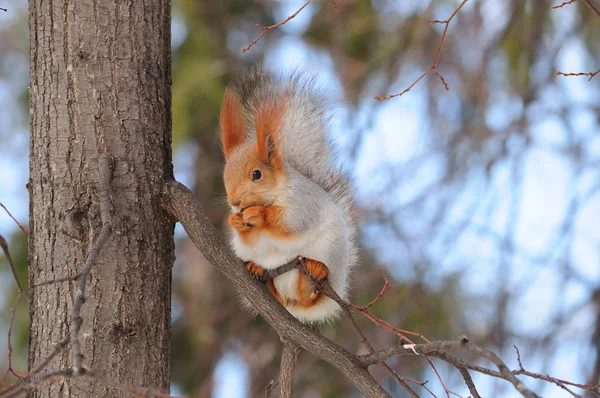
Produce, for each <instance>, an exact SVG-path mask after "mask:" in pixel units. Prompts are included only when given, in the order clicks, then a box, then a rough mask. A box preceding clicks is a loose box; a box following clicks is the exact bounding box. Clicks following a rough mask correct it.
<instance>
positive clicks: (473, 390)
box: [458, 367, 481, 398]
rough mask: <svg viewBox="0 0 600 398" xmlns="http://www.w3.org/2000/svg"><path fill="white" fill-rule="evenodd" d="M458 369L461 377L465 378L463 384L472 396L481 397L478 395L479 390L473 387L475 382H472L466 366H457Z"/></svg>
mask: <svg viewBox="0 0 600 398" xmlns="http://www.w3.org/2000/svg"><path fill="white" fill-rule="evenodd" d="M458 371H459V372H460V374H461V375H462V377H463V379H464V380H465V384H466V385H467V387H468V388H469V392H470V393H471V395H472V396H473V398H481V396H480V395H479V392H478V391H477V388H475V383H473V379H472V378H471V375H470V374H469V370H468V369H466V368H463V367H460V368H458Z"/></svg>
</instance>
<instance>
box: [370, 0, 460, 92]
mask: <svg viewBox="0 0 600 398" xmlns="http://www.w3.org/2000/svg"><path fill="white" fill-rule="evenodd" d="M467 1H469V0H463V1H462V2H461V3H460V5H459V6H458V7H457V8H456V9H455V10H454V12H453V13H452V15H450V16H449V17H448V19H445V20H443V21H441V20H439V19H436V20H433V21H429V23H432V24H434V23H439V24H443V25H446V26H445V27H444V31H443V32H442V37H441V38H440V44H439V45H438V49H437V52H436V54H435V58H434V59H433V62H432V63H431V66H430V67H429V68H428V69H427V70H426V71H425V72H423V74H422V75H421V76H419V77H418V78H417V80H415V81H414V82H413V83H412V84H411V85H410V86H408V87H407V88H405V89H404V91H402V92H400V93H398V94H393V95H388V96H387V97H380V96H375V99H376V100H378V101H387V100H390V99H392V98H395V97H400V96H401V95H403V94H406V93H407V92H409V91H410V89H411V88H413V87H414V86H415V85H416V84H417V83H418V82H420V81H421V79H423V78H424V77H425V76H427V75H428V74H429V72H431V71H434V72H435V74H436V75H437V77H439V78H440V80H441V82H442V84H443V85H444V89H445V90H446V91H449V90H450V88H449V87H448V84H446V81H445V80H444V78H443V77H442V75H441V74H440V73H439V72H438V70H437V63H438V60H439V59H440V53H441V52H442V47H443V46H444V40H446V33H448V27H449V26H450V22H451V21H452V19H454V17H455V16H456V14H458V12H459V11H460V9H461V8H462V7H463V6H464V5H465V3H466V2H467Z"/></svg>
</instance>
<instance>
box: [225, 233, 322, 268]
mask: <svg viewBox="0 0 600 398" xmlns="http://www.w3.org/2000/svg"><path fill="white" fill-rule="evenodd" d="M232 243H233V249H234V251H235V253H236V254H237V256H238V257H240V258H241V259H242V260H244V261H253V262H255V263H256V264H258V265H260V266H261V267H263V268H266V269H274V268H277V267H280V266H282V265H284V264H286V263H288V262H290V261H291V260H293V259H294V257H296V256H299V255H301V254H303V253H304V252H305V248H306V247H307V246H308V245H310V233H305V234H302V235H298V236H295V237H294V238H293V239H275V238H273V237H272V236H270V235H269V234H268V233H267V232H261V233H260V237H259V238H258V240H257V241H256V243H255V244H254V245H253V246H248V245H246V244H245V243H244V242H243V241H242V240H241V239H240V237H239V235H238V234H237V233H234V234H233V239H232Z"/></svg>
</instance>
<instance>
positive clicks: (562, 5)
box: [552, 0, 577, 9]
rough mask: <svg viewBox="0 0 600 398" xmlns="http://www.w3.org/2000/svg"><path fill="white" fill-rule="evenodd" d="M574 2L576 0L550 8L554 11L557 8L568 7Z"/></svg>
mask: <svg viewBox="0 0 600 398" xmlns="http://www.w3.org/2000/svg"><path fill="white" fill-rule="evenodd" d="M576 1H577V0H569V1H565V2H564V3H562V4H559V5H557V6H552V8H554V9H557V8H563V7H564V6H566V5H569V4H572V3H575V2H576Z"/></svg>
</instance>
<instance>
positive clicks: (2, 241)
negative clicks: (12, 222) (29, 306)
mask: <svg viewBox="0 0 600 398" xmlns="http://www.w3.org/2000/svg"><path fill="white" fill-rule="evenodd" d="M0 247H1V248H2V251H3V252H4V256H5V257H6V261H8V266H9V267H10V271H11V272H12V275H13V278H14V280H15V283H16V284H17V289H18V290H19V294H22V295H23V297H25V298H26V299H27V301H29V295H28V294H27V293H26V292H25V290H23V286H21V282H19V278H18V277H17V270H16V269H15V265H14V263H13V261H12V257H11V256H10V252H9V251H8V243H6V239H4V236H2V235H0Z"/></svg>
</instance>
